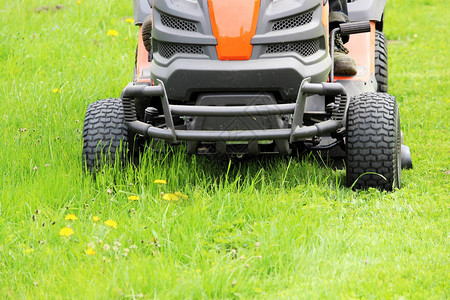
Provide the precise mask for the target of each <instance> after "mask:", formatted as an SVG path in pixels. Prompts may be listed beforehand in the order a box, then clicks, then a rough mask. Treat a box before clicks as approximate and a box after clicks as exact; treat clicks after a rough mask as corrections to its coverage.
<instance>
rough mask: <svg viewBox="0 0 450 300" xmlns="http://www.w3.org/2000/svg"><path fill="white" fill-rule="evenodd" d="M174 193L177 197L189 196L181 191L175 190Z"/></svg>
mask: <svg viewBox="0 0 450 300" xmlns="http://www.w3.org/2000/svg"><path fill="white" fill-rule="evenodd" d="M175 195H177V196H178V197H179V198H184V199H187V198H189V196H188V195H185V194H183V193H182V192H176V193H175Z"/></svg>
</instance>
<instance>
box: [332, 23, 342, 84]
mask: <svg viewBox="0 0 450 300" xmlns="http://www.w3.org/2000/svg"><path fill="white" fill-rule="evenodd" d="M339 31H341V29H339V28H335V29H333V30H331V33H330V35H331V42H330V56H331V71H330V82H334V40H335V38H336V33H338V32H339Z"/></svg>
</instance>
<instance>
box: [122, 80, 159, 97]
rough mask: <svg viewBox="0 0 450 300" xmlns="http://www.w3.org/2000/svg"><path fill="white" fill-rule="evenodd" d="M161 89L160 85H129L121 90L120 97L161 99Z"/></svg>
mask: <svg viewBox="0 0 450 300" xmlns="http://www.w3.org/2000/svg"><path fill="white" fill-rule="evenodd" d="M163 89H164V87H163V86H162V85H156V86H148V85H135V84H133V83H129V84H128V85H127V86H126V87H125V89H124V90H123V92H122V96H123V97H125V98H139V97H161V96H163V95H164V90H163Z"/></svg>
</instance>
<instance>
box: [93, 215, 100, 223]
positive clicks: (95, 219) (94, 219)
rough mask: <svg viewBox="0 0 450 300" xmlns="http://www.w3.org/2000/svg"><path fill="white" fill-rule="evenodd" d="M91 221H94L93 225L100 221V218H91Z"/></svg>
mask: <svg viewBox="0 0 450 300" xmlns="http://www.w3.org/2000/svg"><path fill="white" fill-rule="evenodd" d="M92 221H94V222H95V223H97V222H98V221H100V217H97V216H93V217H92Z"/></svg>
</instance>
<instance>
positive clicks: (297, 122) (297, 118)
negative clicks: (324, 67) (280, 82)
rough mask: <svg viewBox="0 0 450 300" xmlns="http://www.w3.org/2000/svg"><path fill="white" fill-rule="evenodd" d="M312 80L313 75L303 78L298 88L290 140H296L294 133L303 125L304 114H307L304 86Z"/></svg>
mask: <svg viewBox="0 0 450 300" xmlns="http://www.w3.org/2000/svg"><path fill="white" fill-rule="evenodd" d="M310 82H311V77H308V78H305V79H303V81H302V83H301V84H300V88H299V89H298V95H297V101H295V110H294V117H293V120H292V126H291V135H290V138H289V141H290V142H291V143H292V142H293V141H294V133H295V131H296V130H297V128H299V127H300V126H302V125H303V115H304V114H305V104H306V94H305V93H303V86H304V85H305V84H308V83H310Z"/></svg>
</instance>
